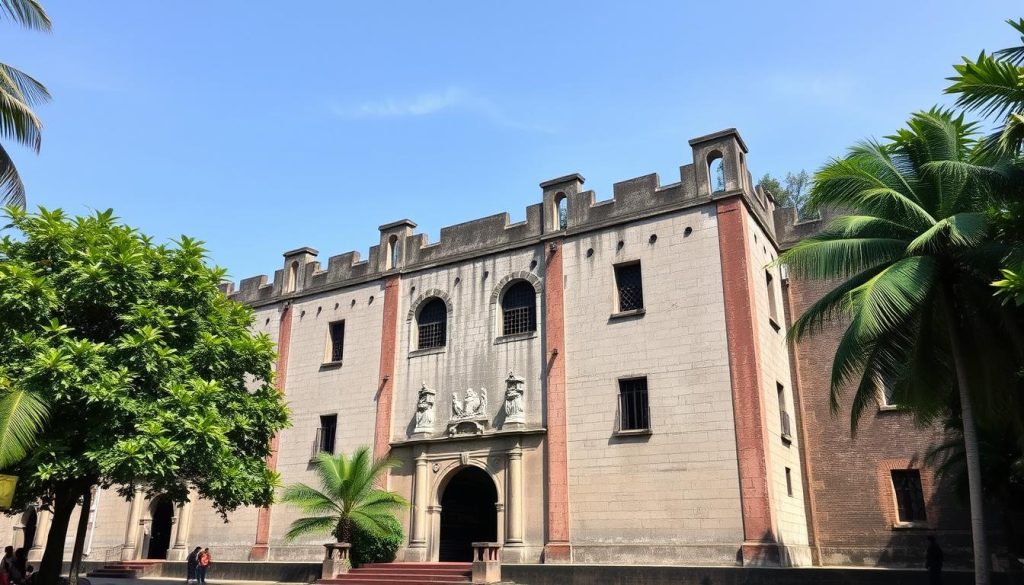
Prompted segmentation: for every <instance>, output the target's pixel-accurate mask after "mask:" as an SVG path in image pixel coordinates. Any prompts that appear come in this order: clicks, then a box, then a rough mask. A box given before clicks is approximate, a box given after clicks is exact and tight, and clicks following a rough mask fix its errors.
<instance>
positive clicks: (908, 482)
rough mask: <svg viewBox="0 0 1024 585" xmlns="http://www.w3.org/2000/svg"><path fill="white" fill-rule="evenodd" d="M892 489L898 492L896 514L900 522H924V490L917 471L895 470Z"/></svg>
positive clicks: (893, 471)
mask: <svg viewBox="0 0 1024 585" xmlns="http://www.w3.org/2000/svg"><path fill="white" fill-rule="evenodd" d="M892 488H893V491H895V492H896V512H897V515H898V517H899V521H900V522H924V521H925V519H926V518H925V512H924V490H923V489H922V488H921V472H920V471H918V470H917V469H893V470H892Z"/></svg>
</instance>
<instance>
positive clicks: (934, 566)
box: [924, 536, 942, 585]
mask: <svg viewBox="0 0 1024 585" xmlns="http://www.w3.org/2000/svg"><path fill="white" fill-rule="evenodd" d="M924 568H926V569H928V583H929V584H930V585H942V549H941V548H939V543H938V542H936V540H935V537H934V536H929V537H928V552H927V553H926V557H925V562H924Z"/></svg>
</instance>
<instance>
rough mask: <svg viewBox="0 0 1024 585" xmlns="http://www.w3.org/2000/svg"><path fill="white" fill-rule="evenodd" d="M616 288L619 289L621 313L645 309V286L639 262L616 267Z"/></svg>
mask: <svg viewBox="0 0 1024 585" xmlns="http://www.w3.org/2000/svg"><path fill="white" fill-rule="evenodd" d="M615 286H616V287H617V289H618V297H619V312H620V313H621V312H624V311H636V310H638V309H642V308H644V286H643V279H642V278H641V276H640V263H639V262H634V263H633V264H623V265H620V266H616V267H615Z"/></svg>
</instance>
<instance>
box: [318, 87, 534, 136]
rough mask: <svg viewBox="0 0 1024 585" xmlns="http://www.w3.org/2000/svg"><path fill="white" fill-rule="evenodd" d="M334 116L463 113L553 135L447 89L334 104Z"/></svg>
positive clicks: (478, 99)
mask: <svg viewBox="0 0 1024 585" xmlns="http://www.w3.org/2000/svg"><path fill="white" fill-rule="evenodd" d="M330 110H331V113H332V114H333V115H334V116H336V117H338V118H344V119H350V120H359V119H387V118H407V117H416V116H429V115H431V114H436V113H439V112H442V111H445V110H461V111H464V112H470V113H473V114H476V115H479V116H482V117H484V118H486V119H487V120H489V121H490V122H491V123H493V124H495V125H497V126H501V127H506V128H514V129H517V130H526V131H530V132H543V133H551V132H553V130H551V129H550V128H547V127H544V126H541V125H536V124H524V123H522V122H520V121H518V120H514V119H512V118H510V117H508V116H507V115H506V114H505V112H504V111H503V110H502V109H501V108H500V107H498V106H497V104H495V103H493V102H491V101H490V100H488V99H486V98H484V97H482V96H479V95H476V94H473V93H472V92H470V91H468V90H466V89H465V88H461V87H456V86H452V87H447V88H445V89H443V90H440V91H428V92H423V93H419V94H417V95H415V96H412V97H410V98H395V97H387V98H383V99H378V100H371V101H365V102H361V103H357V104H345V103H341V102H337V101H334V102H332V103H331V104H330Z"/></svg>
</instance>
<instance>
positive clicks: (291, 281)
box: [284, 261, 299, 293]
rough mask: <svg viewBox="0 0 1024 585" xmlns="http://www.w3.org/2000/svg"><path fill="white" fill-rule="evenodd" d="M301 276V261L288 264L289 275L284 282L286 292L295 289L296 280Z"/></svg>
mask: <svg viewBox="0 0 1024 585" xmlns="http://www.w3.org/2000/svg"><path fill="white" fill-rule="evenodd" d="M298 278H299V263H298V261H295V262H292V263H291V264H289V265H288V277H287V279H286V280H285V282H284V292H286V293H290V292H292V291H294V290H295V282H296V281H297V280H298Z"/></svg>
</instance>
